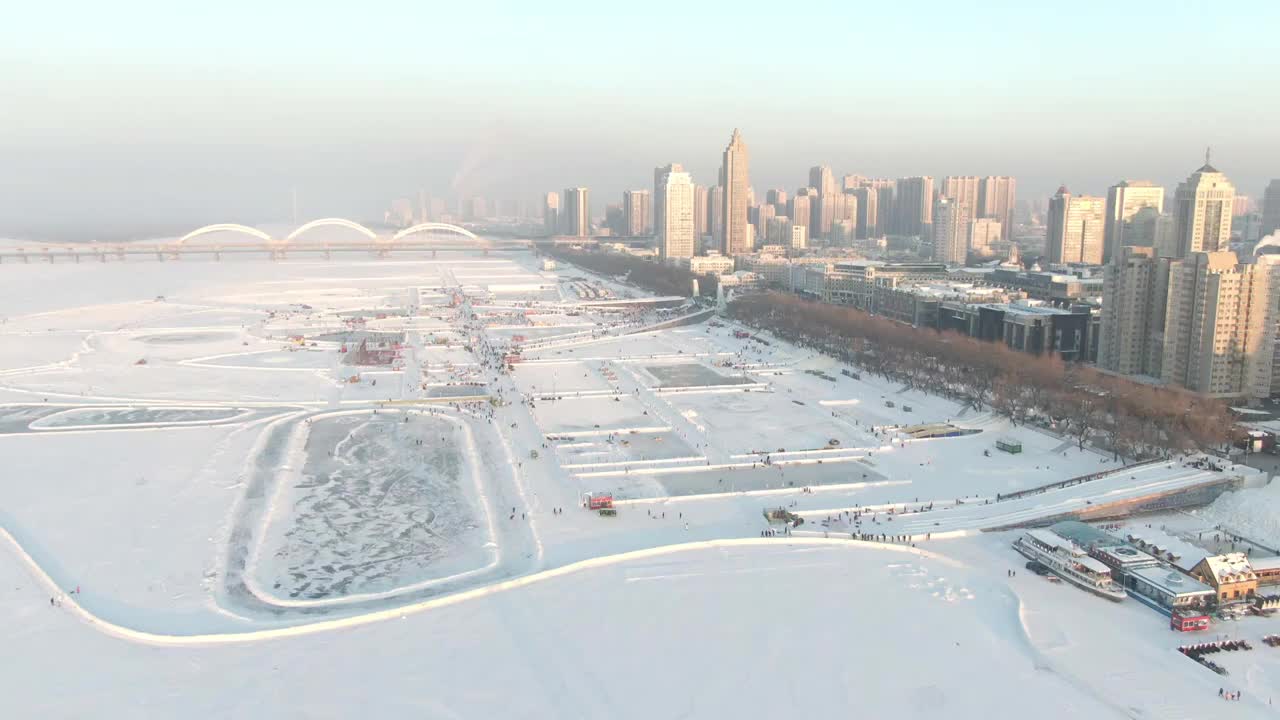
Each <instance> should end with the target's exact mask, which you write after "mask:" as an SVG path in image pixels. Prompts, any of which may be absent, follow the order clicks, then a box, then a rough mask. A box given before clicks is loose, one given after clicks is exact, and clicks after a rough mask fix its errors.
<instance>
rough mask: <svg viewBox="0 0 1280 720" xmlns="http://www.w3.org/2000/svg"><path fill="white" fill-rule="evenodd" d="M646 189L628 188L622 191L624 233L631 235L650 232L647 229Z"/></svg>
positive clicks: (647, 199)
mask: <svg viewBox="0 0 1280 720" xmlns="http://www.w3.org/2000/svg"><path fill="white" fill-rule="evenodd" d="M649 197H650V196H649V191H648V190H628V191H626V192H624V193H622V215H623V217H624V218H625V219H626V234H627V235H629V236H631V237H639V236H641V235H650V234H652V233H651V232H650V229H649V218H650V217H651V214H650V208H649Z"/></svg>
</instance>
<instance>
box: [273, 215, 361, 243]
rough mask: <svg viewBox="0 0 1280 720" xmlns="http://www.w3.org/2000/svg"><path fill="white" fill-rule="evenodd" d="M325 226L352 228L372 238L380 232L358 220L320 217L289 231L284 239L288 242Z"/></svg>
mask: <svg viewBox="0 0 1280 720" xmlns="http://www.w3.org/2000/svg"><path fill="white" fill-rule="evenodd" d="M325 226H335V227H344V228H348V229H350V230H355V231H356V232H358V233H360V234H361V235H364V236H365V237H367V238H369V239H370V240H377V239H378V233H376V232H374V231H372V230H370V229H369V228H367V227H365V226H363V225H361V224H360V223H358V222H355V221H352V220H347V219H345V218H320V219H319V220H312V221H311V222H309V223H306V224H305V225H301V226H299V227H298V229H296V230H294V231H293V232H291V233H289V234H288V235H287V236H286V237H285V239H284V241H285V242H286V243H290V242H293V241H294V240H295V239H296V238H297V237H298V236H299V235H301V234H303V233H305V232H307V231H308V230H311V229H313V228H318V227H325Z"/></svg>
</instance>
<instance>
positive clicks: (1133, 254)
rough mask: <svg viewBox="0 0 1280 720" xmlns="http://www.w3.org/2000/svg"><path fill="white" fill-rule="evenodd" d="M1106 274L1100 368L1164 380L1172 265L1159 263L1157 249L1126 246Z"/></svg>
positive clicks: (1099, 356) (1100, 338)
mask: <svg viewBox="0 0 1280 720" xmlns="http://www.w3.org/2000/svg"><path fill="white" fill-rule="evenodd" d="M1103 272H1104V275H1103V289H1102V329H1101V335H1100V337H1099V339H1098V366H1099V367H1102V368H1103V369H1105V370H1110V371H1112V372H1117V373H1121V374H1124V375H1148V376H1151V377H1157V378H1158V377H1160V375H1161V367H1162V364H1163V359H1164V322H1165V302H1166V301H1167V299H1168V294H1169V259H1168V258H1161V257H1159V256H1158V255H1157V254H1156V250H1155V248H1153V247H1136V246H1124V247H1120V248H1118V249H1117V251H1116V253H1115V255H1114V256H1113V257H1112V259H1111V262H1110V263H1108V264H1107V266H1106V268H1104V270H1103Z"/></svg>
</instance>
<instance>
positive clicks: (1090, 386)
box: [729, 292, 1233, 460]
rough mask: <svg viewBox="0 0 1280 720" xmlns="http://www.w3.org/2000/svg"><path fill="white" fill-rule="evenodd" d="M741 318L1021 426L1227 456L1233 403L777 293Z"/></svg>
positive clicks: (1093, 440)
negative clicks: (1220, 452) (1223, 450)
mask: <svg viewBox="0 0 1280 720" xmlns="http://www.w3.org/2000/svg"><path fill="white" fill-rule="evenodd" d="M729 312H730V314H731V316H732V317H734V318H735V319H736V320H739V321H740V322H743V323H745V324H747V325H751V326H753V327H756V328H761V329H765V330H768V331H770V332H772V333H774V334H775V335H777V336H779V337H782V338H785V339H787V340H789V341H791V342H794V343H798V344H801V345H804V346H807V347H812V348H816V349H819V350H821V351H823V352H826V353H828V354H831V355H834V356H836V357H838V358H840V359H842V360H844V361H845V362H847V363H849V364H850V365H852V366H854V367H856V368H859V369H861V370H862V371H864V372H869V373H873V374H876V375H881V376H883V377H884V378H885V379H886V380H889V381H893V382H898V383H902V385H903V386H904V387H906V388H911V389H918V390H923V391H926V392H930V393H934V394H938V395H943V396H946V397H949V398H952V399H954V400H957V401H959V402H961V403H964V404H967V405H968V406H970V407H972V408H974V409H976V410H984V409H987V408H990V409H991V410H993V411H995V412H998V413H1001V414H1003V415H1006V416H1008V417H1009V418H1010V419H1012V420H1013V422H1015V423H1034V424H1037V425H1040V426H1043V427H1046V428H1049V429H1052V430H1053V431H1055V432H1057V433H1059V434H1061V435H1063V436H1066V437H1070V438H1071V439H1073V440H1074V441H1075V442H1076V443H1077V444H1078V446H1079V447H1082V448H1083V447H1084V446H1085V444H1086V443H1088V444H1093V445H1095V446H1098V447H1102V448H1105V449H1107V450H1109V451H1110V452H1112V453H1113V454H1114V456H1115V457H1117V458H1125V459H1130V460H1141V459H1147V458H1153V457H1168V456H1170V455H1171V454H1173V453H1178V452H1189V451H1204V450H1210V449H1221V448H1222V447H1224V445H1225V444H1226V443H1228V442H1229V441H1230V440H1231V428H1232V425H1233V419H1232V417H1231V414H1230V411H1229V410H1228V408H1227V406H1226V404H1225V403H1223V402H1221V401H1218V400H1212V399H1206V398H1203V397H1200V396H1197V395H1194V394H1192V393H1188V392H1185V391H1181V390H1177V389H1171V388H1166V387H1159V386H1154V385H1149V384H1143V383H1139V382H1135V381H1133V380H1130V379H1127V378H1123V377H1117V376H1114V375H1109V374H1106V373H1102V372H1099V371H1097V370H1094V369H1092V368H1089V367H1086V366H1083V365H1078V364H1074V363H1064V362H1063V361H1062V360H1061V359H1060V358H1058V357H1057V356H1056V355H1046V356H1036V355H1030V354H1027V353H1023V352H1019V351H1016V350H1013V349H1011V348H1009V347H1007V346H1005V345H1003V344H1001V343H990V342H983V341H980V340H975V339H973V338H970V337H967V336H965V335H960V334H958V333H953V332H938V331H935V330H927V329H919V328H913V327H910V326H908V325H904V324H901V323H897V322H894V321H892V320H888V319H886V318H883V317H878V316H875V315H871V314H868V313H865V312H862V311H860V310H857V309H854V308H849V307H842V306H839V305H829V304H825V303H819V302H813V301H809V300H805V299H802V298H800V297H798V296H796V295H791V294H787V293H778V292H771V293H765V294H758V295H749V296H746V297H742V298H739V299H736V300H734V301H733V302H732V303H731V304H730V305H729Z"/></svg>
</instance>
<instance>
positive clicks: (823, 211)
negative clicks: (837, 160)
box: [809, 165, 838, 237]
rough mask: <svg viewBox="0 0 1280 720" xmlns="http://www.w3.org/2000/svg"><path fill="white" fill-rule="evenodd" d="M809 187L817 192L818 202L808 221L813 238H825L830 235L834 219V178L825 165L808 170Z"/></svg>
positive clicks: (835, 191)
mask: <svg viewBox="0 0 1280 720" xmlns="http://www.w3.org/2000/svg"><path fill="white" fill-rule="evenodd" d="M809 187H811V188H814V189H816V190H817V191H818V202H817V204H816V206H815V207H814V208H812V210H811V212H812V214H813V219H812V220H811V221H810V223H809V224H810V226H811V228H810V229H811V230H812V235H813V236H814V237H827V236H829V235H830V234H831V222H832V221H833V220H834V219H835V210H836V208H835V205H836V193H837V192H838V191H837V190H836V176H835V174H834V173H832V172H831V168H830V167H827V166H826V165H816V166H814V167H811V168H809Z"/></svg>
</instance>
